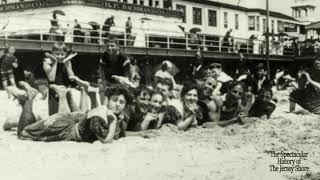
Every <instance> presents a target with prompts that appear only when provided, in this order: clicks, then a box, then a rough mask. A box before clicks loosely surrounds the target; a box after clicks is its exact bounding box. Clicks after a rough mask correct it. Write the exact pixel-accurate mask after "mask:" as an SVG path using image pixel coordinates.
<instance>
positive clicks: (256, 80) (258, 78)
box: [238, 63, 275, 95]
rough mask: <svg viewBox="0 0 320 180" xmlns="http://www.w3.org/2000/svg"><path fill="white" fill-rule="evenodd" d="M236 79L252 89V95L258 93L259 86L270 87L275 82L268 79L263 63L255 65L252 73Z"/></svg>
mask: <svg viewBox="0 0 320 180" xmlns="http://www.w3.org/2000/svg"><path fill="white" fill-rule="evenodd" d="M238 80H239V81H242V82H244V83H245V84H246V86H247V87H248V89H249V88H250V89H252V93H253V94H254V95H258V93H259V91H260V89H261V88H266V89H272V87H273V86H274V84H275V83H274V82H273V80H270V79H268V77H267V70H266V68H265V65H264V64H263V63H259V64H258V65H257V66H256V67H255V72H254V74H253V75H251V76H250V75H244V76H242V77H239V78H238Z"/></svg>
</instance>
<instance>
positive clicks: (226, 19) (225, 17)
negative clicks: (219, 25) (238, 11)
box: [223, 12, 228, 28]
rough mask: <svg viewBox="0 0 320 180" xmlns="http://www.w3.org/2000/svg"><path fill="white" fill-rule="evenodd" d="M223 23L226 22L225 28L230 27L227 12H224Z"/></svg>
mask: <svg viewBox="0 0 320 180" xmlns="http://www.w3.org/2000/svg"><path fill="white" fill-rule="evenodd" d="M223 24H224V28H228V13H227V12H223Z"/></svg>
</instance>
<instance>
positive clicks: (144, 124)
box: [140, 113, 158, 131]
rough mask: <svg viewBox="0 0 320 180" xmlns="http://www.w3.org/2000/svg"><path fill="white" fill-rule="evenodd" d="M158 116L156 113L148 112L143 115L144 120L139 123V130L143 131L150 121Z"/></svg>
mask: <svg viewBox="0 0 320 180" xmlns="http://www.w3.org/2000/svg"><path fill="white" fill-rule="evenodd" d="M157 118H158V117H157V115H156V114H151V113H148V114H147V115H146V116H145V117H144V120H143V121H142V123H141V125H140V130H141V131H145V130H147V129H148V128H149V125H150V123H151V122H152V121H154V120H156V119H157Z"/></svg>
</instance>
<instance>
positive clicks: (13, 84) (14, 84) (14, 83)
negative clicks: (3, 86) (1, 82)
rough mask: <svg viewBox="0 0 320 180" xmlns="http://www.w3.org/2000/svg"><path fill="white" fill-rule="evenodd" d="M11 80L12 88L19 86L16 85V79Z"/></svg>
mask: <svg viewBox="0 0 320 180" xmlns="http://www.w3.org/2000/svg"><path fill="white" fill-rule="evenodd" d="M9 80H10V84H11V86H17V85H16V81H15V80H14V78H10V79H9Z"/></svg>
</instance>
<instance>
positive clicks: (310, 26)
mask: <svg viewBox="0 0 320 180" xmlns="http://www.w3.org/2000/svg"><path fill="white" fill-rule="evenodd" d="M319 6H320V1H316V0H295V3H294V5H293V6H292V7H291V9H292V17H295V18H297V19H298V20H299V21H300V22H301V23H303V24H304V25H305V26H306V33H305V35H306V38H307V39H319V36H320V25H319V24H320V23H319V22H318V21H317V19H318V18H319V15H320V11H319V10H320V8H317V7H319Z"/></svg>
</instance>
